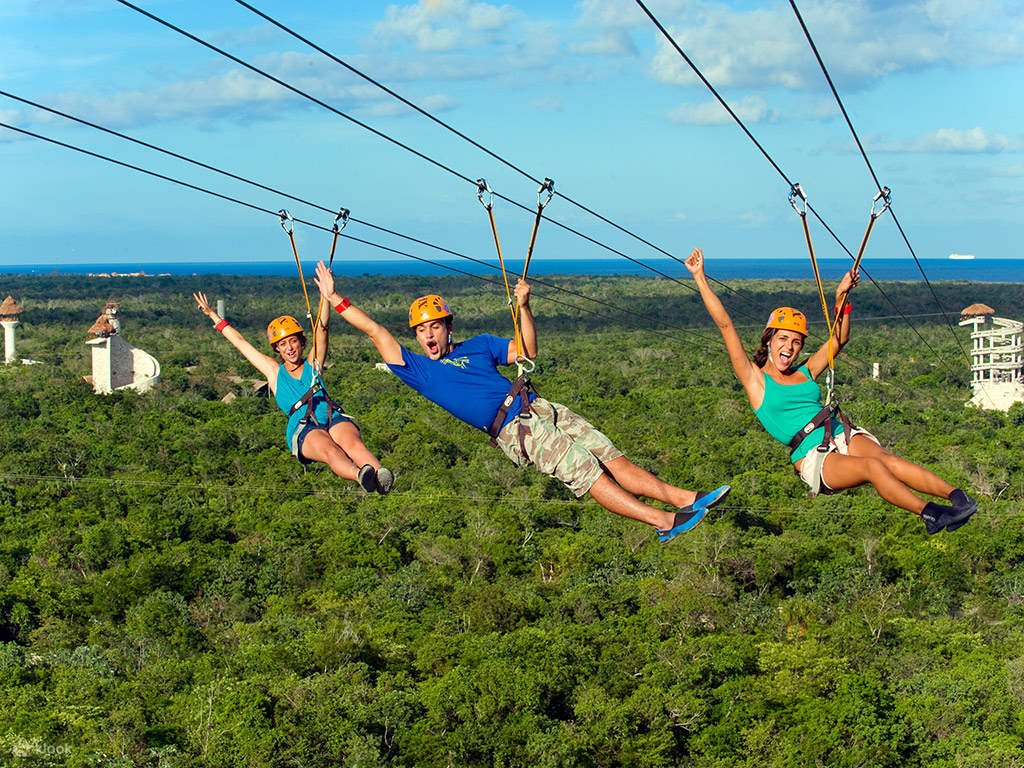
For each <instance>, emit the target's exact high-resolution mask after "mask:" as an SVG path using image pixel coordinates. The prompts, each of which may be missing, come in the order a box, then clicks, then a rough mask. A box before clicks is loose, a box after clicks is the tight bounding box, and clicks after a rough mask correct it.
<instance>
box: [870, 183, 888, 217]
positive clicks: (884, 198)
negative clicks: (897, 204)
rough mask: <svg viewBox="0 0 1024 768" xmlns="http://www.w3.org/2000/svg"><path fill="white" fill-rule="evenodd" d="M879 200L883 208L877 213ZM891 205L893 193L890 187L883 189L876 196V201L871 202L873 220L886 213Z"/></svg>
mask: <svg viewBox="0 0 1024 768" xmlns="http://www.w3.org/2000/svg"><path fill="white" fill-rule="evenodd" d="M879 200H881V201H882V207H881V208H879V209H878V210H877V211H876V210H875V207H876V206H877V205H878V201H879ZM891 203H892V191H891V190H890V189H889V188H888V187H882V191H881V192H879V193H878V194H877V195H875V197H874V199H873V200H872V201H871V218H873V219H877V218H878V217H879V216H881V215H882V214H883V213H885V211H886V209H888V207H889V205H890V204H891Z"/></svg>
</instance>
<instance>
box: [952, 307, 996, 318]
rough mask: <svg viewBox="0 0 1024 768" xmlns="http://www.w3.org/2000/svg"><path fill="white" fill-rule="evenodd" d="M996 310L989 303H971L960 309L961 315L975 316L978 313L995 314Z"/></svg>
mask: <svg viewBox="0 0 1024 768" xmlns="http://www.w3.org/2000/svg"><path fill="white" fill-rule="evenodd" d="M995 313H996V311H995V310H994V309H992V307H990V306H989V305H988V304H971V305H970V306H969V307H964V308H963V309H961V310H960V317H975V316H977V315H994V314H995Z"/></svg>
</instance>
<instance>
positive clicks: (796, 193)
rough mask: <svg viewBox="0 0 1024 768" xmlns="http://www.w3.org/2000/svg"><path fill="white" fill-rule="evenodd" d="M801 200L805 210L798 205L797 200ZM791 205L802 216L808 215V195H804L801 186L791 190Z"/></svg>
mask: <svg viewBox="0 0 1024 768" xmlns="http://www.w3.org/2000/svg"><path fill="white" fill-rule="evenodd" d="M797 198H800V200H801V202H802V204H803V210H801V209H800V206H799V205H798V204H797V202H796V200H797ZM789 204H790V205H792V206H793V210H794V211H796V212H797V213H798V214H800V215H801V216H806V215H807V195H806V194H805V193H804V190H803V187H801V186H800V185H799V184H794V185H793V186H792V187H791V188H790V190H789Z"/></svg>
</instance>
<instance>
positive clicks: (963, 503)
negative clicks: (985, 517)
mask: <svg viewBox="0 0 1024 768" xmlns="http://www.w3.org/2000/svg"><path fill="white" fill-rule="evenodd" d="M949 501H950V502H951V503H952V504H953V509H956V510H961V511H962V510H969V512H968V515H967V517H965V518H964V519H963V520H961V521H960V522H959V523H952V524H951V525H947V526H946V530H947V531H955V530H956V529H957V528H959V527H960V526H961V525H965V524H966V523H967V521H968V520H970V518H971V515H973V514H974V513H975V512H977V511H978V502H977V501H975V500H974V499H973V498H971V497H970V496H968V495H967V493H966V492H964V491H961V490H960V489H959V488H957V489H956V490H955V491H953V492H952V493H951V494H949Z"/></svg>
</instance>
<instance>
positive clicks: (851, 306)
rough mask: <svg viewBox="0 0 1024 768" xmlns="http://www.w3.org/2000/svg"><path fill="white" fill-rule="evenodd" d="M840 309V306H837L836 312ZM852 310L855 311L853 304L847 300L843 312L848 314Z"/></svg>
mask: <svg viewBox="0 0 1024 768" xmlns="http://www.w3.org/2000/svg"><path fill="white" fill-rule="evenodd" d="M838 311H839V307H836V312H838ZM851 312H853V304H851V303H850V302H846V304H844V305H843V314H844V315H848V314H850V313H851Z"/></svg>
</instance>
